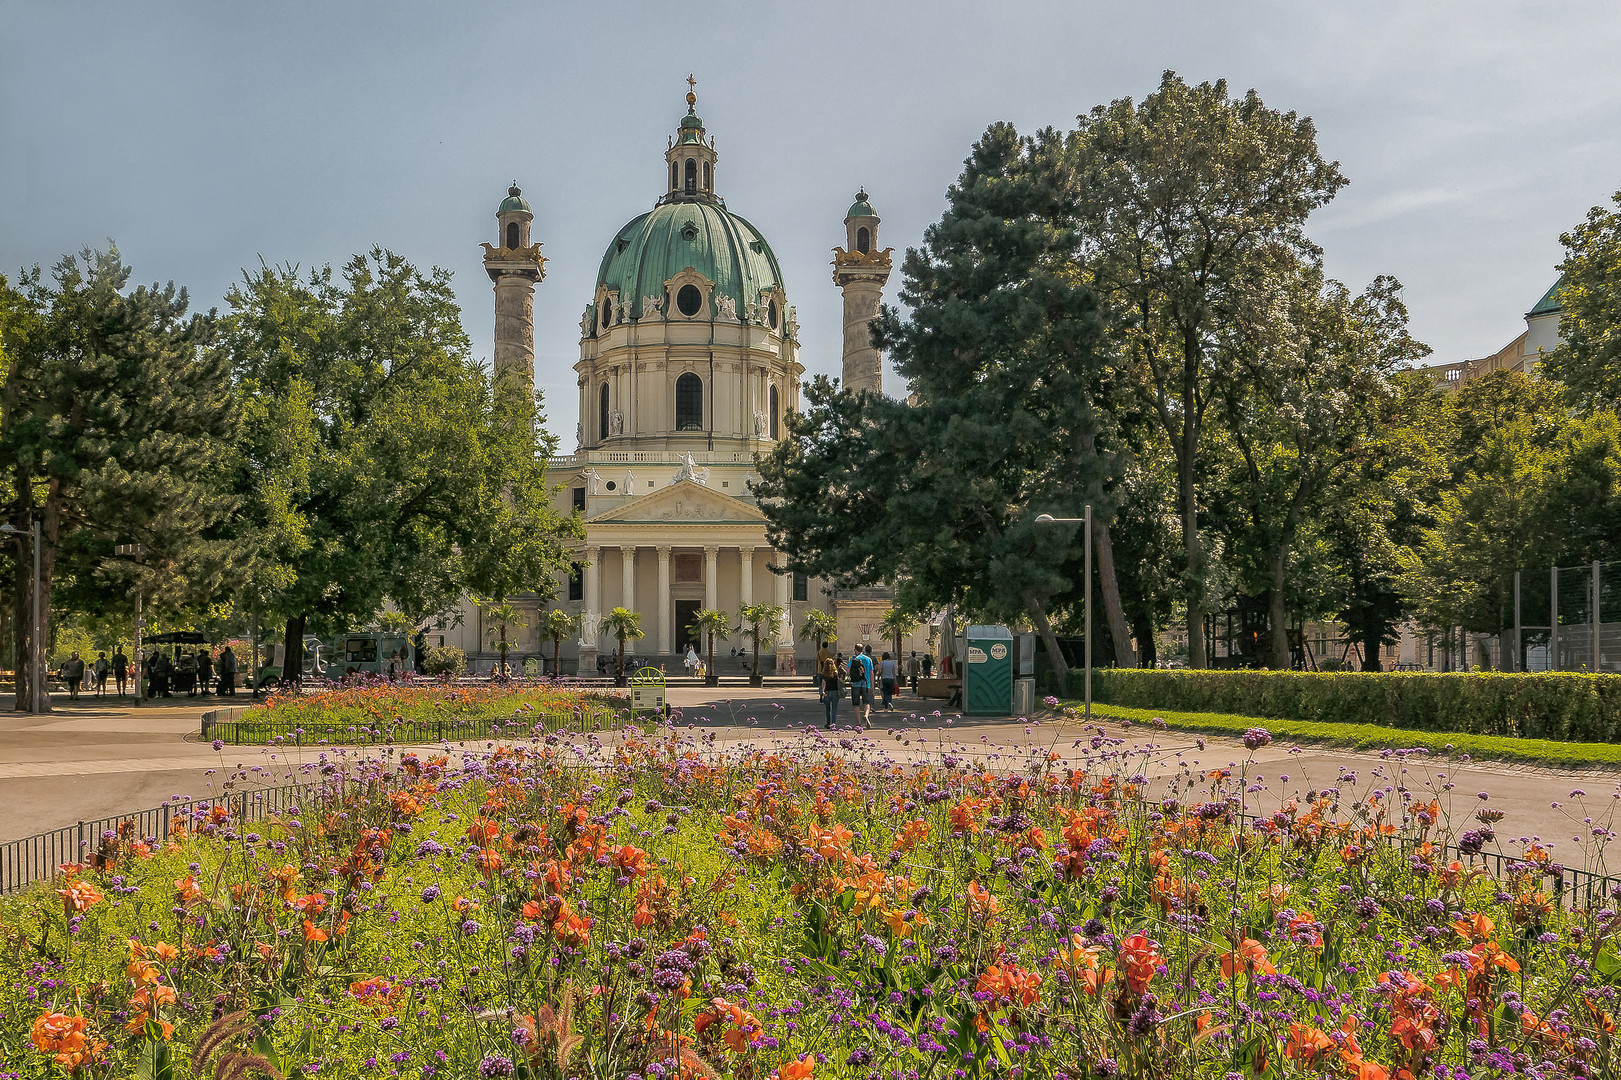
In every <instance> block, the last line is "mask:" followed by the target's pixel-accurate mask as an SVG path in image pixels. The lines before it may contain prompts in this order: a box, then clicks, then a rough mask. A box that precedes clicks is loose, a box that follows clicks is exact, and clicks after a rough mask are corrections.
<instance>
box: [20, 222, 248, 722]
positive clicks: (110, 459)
mask: <svg viewBox="0 0 1621 1080" xmlns="http://www.w3.org/2000/svg"><path fill="white" fill-rule="evenodd" d="M130 276H131V271H130V269H129V267H127V266H125V265H124V263H123V261H122V259H121V258H120V257H119V254H118V250H117V249H116V248H111V247H110V248H109V249H108V250H106V251H94V250H91V249H89V248H86V249H84V250H83V251H81V252H80V253H79V255H78V256H71V255H70V256H67V257H65V258H63V259H62V260H61V261H60V262H58V263H57V264H56V266H55V267H54V268H53V269H52V272H51V276H50V279H49V280H47V279H46V278H45V277H44V276H43V275H42V274H41V272H40V271H39V269H38V268H37V267H36V268H35V269H34V270H33V271H32V272H31V273H29V274H26V275H24V277H23V278H22V280H21V289H20V290H18V291H11V290H9V289H5V290H0V291H3V292H4V294H5V295H4V297H3V301H4V302H3V304H0V307H3V309H4V315H3V318H0V333H3V335H4V336H3V339H0V340H3V341H4V344H5V350H6V353H7V355H8V357H9V358H10V365H9V368H8V369H7V371H6V378H5V384H4V387H3V390H0V408H3V430H0V472H3V474H4V476H5V480H6V486H7V488H8V489H9V491H8V497H7V498H6V500H5V506H4V510H5V513H6V516H7V517H8V518H9V519H10V520H11V521H13V522H14V523H18V524H19V527H22V528H26V527H27V526H28V523H29V522H30V521H32V520H34V519H37V520H39V521H40V522H41V543H40V552H39V556H40V578H41V593H42V604H41V612H40V627H41V632H42V634H43V635H44V636H45V638H46V640H49V634H50V619H51V603H52V599H53V593H55V592H57V591H61V590H72V589H74V588H79V589H82V590H85V591H88V590H89V587H90V585H91V583H92V582H93V581H94V580H95V579H96V578H97V576H98V575H102V576H101V582H100V584H101V588H102V589H106V587H107V582H108V581H109V580H110V573H109V571H110V560H111V557H112V555H113V547H114V546H115V545H116V544H117V543H120V542H130V541H133V542H136V543H139V544H141V545H142V546H143V548H145V550H146V562H145V564H144V565H143V566H141V567H139V568H135V567H131V568H130V570H129V573H130V574H139V575H141V577H142V578H143V579H144V584H145V586H146V587H147V589H148V590H149V591H148V592H147V595H148V597H149V598H151V600H152V602H153V607H154V609H155V610H156V611H158V612H163V611H173V610H176V609H185V608H196V607H198V606H202V605H204V604H206V603H207V601H208V598H210V597H211V596H213V595H214V594H216V593H217V592H219V591H221V590H222V589H223V588H224V587H225V586H226V585H227V584H228V583H229V582H230V581H231V580H232V578H233V576H234V575H236V574H237V573H238V571H239V570H240V567H241V559H240V556H239V552H238V549H237V547H236V545H235V544H234V543H233V542H232V541H231V540H230V539H229V538H225V537H216V536H211V535H210V534H209V529H210V528H211V527H212V526H214V525H215V524H216V523H219V522H221V521H222V520H223V519H224V518H225V516H226V515H227V514H228V513H229V512H230V511H231V509H232V507H233V500H232V499H231V498H230V497H229V495H228V494H226V493H224V492H222V491H221V490H220V488H219V486H218V485H217V484H216V483H215V481H216V478H217V477H218V476H219V475H220V472H221V470H222V465H223V462H224V458H225V451H226V449H227V447H228V446H229V444H230V442H231V440H232V439H233V438H234V436H235V434H236V431H237V423H238V407H237V398H236V395H235V393H234V391H233V388H232V385H231V380H230V370H229V367H228V365H227V364H226V363H225V359H224V356H223V354H222V353H221V351H220V349H219V348H218V342H217V330H218V328H217V320H216V319H215V317H214V315H213V314H212V313H210V314H208V315H191V316H190V317H188V316H187V313H186V309H187V306H188V300H187V295H186V291H185V290H184V289H177V288H176V287H175V285H174V284H173V283H172V282H171V283H170V284H168V285H167V286H158V285H152V286H138V287H136V288H133V289H131V288H129V280H130ZM31 557H32V553H31V552H28V551H26V550H25V551H24V552H23V554H22V557H21V558H19V560H18V567H19V570H20V568H21V566H22V565H24V564H25V563H26V562H28V561H30V560H31ZM59 577H60V578H61V581H60V589H58V588H53V586H56V585H58V578H59ZM30 578H31V575H30V574H27V573H22V572H18V573H16V574H15V575H14V576H13V585H14V590H13V595H14V605H13V610H14V626H15V628H16V656H17V657H19V658H22V657H27V656H28V655H30V652H29V650H30V648H31V645H32V635H31V631H30V628H31V625H32V619H31V618H30V608H31V592H32V586H31V581H30ZM123 580H128V578H124V579H123ZM32 690H33V688H23V687H19V693H18V694H17V697H16V706H17V708H19V709H27V708H29V707H30V705H31V694H32ZM41 706H42V707H45V708H48V707H49V702H48V700H44V699H43V698H42V700H41Z"/></svg>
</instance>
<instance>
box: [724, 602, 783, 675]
mask: <svg viewBox="0 0 1621 1080" xmlns="http://www.w3.org/2000/svg"><path fill="white" fill-rule="evenodd" d="M782 617H783V610H782V608H781V607H780V606H779V605H777V604H748V605H746V606H745V607H743V608H742V609H741V610H739V611H738V613H737V618H738V624H737V625H736V626H734V627H732V633H734V634H739V635H741V636H743V637H746V638H748V639H749V640H751V641H752V642H754V663H753V664H752V665H751V666H750V669H749V685H750V686H759V685H760V684H761V683H762V682H764V681H765V677H764V676H763V675H761V674H760V639H761V638H762V637H763V638H765V639H766V640H767V641H769V640H771V638H772V637H773V636H774V635H775V634H776V632H777V627H779V626H781V625H782Z"/></svg>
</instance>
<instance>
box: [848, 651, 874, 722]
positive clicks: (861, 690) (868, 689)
mask: <svg viewBox="0 0 1621 1080" xmlns="http://www.w3.org/2000/svg"><path fill="white" fill-rule="evenodd" d="M870 648H871V646H869V645H857V646H856V651H855V655H853V656H851V657H850V671H849V676H850V704H851V705H853V706H854V707H855V710H856V716H857V717H859V718H860V720H861V726H862V727H866V726H867V724H868V722H869V721H870V720H871V718H872V657H871V656H869V655H868V653H867V650H868V649H870Z"/></svg>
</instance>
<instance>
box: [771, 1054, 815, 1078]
mask: <svg viewBox="0 0 1621 1080" xmlns="http://www.w3.org/2000/svg"><path fill="white" fill-rule="evenodd" d="M815 1068H816V1062H815V1061H814V1060H813V1059H812V1058H811V1056H810V1055H809V1054H806V1055H805V1056H804V1057H801V1058H795V1059H794V1060H793V1061H790V1062H788V1063H787V1064H786V1065H783V1066H782V1067H780V1068H779V1069H777V1071H776V1072H775V1073H772V1075H773V1076H775V1077H776V1078H777V1080H810V1074H811V1070H813V1069H815Z"/></svg>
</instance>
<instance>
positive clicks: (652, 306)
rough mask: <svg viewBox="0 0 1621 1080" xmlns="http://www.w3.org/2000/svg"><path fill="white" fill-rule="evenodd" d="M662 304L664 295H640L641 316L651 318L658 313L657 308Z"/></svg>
mask: <svg viewBox="0 0 1621 1080" xmlns="http://www.w3.org/2000/svg"><path fill="white" fill-rule="evenodd" d="M663 306H664V297H662V296H644V297H642V318H644V319H651V318H653V317H654V316H656V315H658V313H659V309H660V308H662V307H663Z"/></svg>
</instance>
